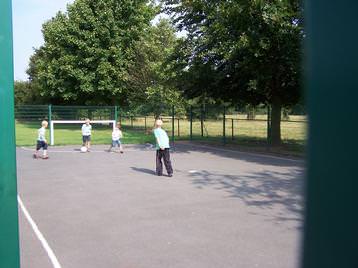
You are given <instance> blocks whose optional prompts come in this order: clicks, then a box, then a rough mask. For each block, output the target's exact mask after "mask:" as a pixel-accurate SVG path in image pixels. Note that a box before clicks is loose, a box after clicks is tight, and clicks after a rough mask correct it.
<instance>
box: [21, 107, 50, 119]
mask: <svg viewBox="0 0 358 268" xmlns="http://www.w3.org/2000/svg"><path fill="white" fill-rule="evenodd" d="M48 114H49V110H48V105H21V106H15V119H16V120H17V121H21V122H35V121H42V120H44V119H48Z"/></svg>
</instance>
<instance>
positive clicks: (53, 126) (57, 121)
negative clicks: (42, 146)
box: [50, 120, 116, 145]
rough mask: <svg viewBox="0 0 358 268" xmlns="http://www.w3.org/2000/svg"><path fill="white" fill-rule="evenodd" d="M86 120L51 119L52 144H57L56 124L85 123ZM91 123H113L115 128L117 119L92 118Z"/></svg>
mask: <svg viewBox="0 0 358 268" xmlns="http://www.w3.org/2000/svg"><path fill="white" fill-rule="evenodd" d="M85 122H86V121H85V120H51V122H50V144H51V145H55V124H84V123H85ZM91 124H102V125H111V124H112V128H113V129H114V128H115V126H116V120H93V121H92V120H91Z"/></svg>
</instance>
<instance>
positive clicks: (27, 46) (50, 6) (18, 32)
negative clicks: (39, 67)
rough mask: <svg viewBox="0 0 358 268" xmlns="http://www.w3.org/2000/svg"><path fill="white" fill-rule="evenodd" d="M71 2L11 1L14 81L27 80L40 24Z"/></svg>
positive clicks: (67, 0)
mask: <svg viewBox="0 0 358 268" xmlns="http://www.w3.org/2000/svg"><path fill="white" fill-rule="evenodd" d="M0 1H1V0H0ZM93 1H95V0H93ZM73 2H74V0H12V14H13V16H12V17H13V37H14V79H15V80H27V79H28V75H27V74H26V69H27V68H28V65H29V60H30V56H31V55H32V54H33V53H34V48H39V47H40V46H41V45H42V44H43V42H44V41H43V37H42V32H41V29H42V24H43V23H44V22H45V21H47V20H49V19H51V18H52V17H54V16H55V15H56V13H57V12H58V11H66V6H67V4H70V3H73ZM167 17H168V16H166V15H164V14H160V15H158V16H157V17H156V18H155V19H154V21H153V23H156V22H157V21H158V19H159V18H167ZM178 35H179V36H183V35H184V34H183V33H179V34H178Z"/></svg>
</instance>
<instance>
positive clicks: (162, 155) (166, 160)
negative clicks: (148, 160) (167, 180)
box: [156, 148, 173, 175]
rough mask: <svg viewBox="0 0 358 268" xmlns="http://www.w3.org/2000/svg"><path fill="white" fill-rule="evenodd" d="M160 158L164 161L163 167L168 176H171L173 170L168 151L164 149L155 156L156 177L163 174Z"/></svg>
mask: <svg viewBox="0 0 358 268" xmlns="http://www.w3.org/2000/svg"><path fill="white" fill-rule="evenodd" d="M162 158H163V159H164V165H165V168H166V170H167V172H168V175H171V174H173V168H172V163H171V161H170V153H169V149H168V148H166V149H164V150H157V155H156V173H157V175H162V174H163V164H162Z"/></svg>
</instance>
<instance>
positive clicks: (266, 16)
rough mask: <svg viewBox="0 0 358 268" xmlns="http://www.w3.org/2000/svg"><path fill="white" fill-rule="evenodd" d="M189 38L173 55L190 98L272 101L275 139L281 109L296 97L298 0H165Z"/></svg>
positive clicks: (277, 139) (254, 102)
mask: <svg viewBox="0 0 358 268" xmlns="http://www.w3.org/2000/svg"><path fill="white" fill-rule="evenodd" d="M163 3H164V7H165V10H166V11H167V12H168V13H170V14H171V15H172V16H173V18H174V21H175V22H176V24H177V26H178V28H179V29H180V30H186V31H187V33H188V34H187V38H186V39H185V40H184V41H183V42H182V43H181V44H180V46H179V47H178V49H177V52H176V54H175V55H174V59H176V62H177V64H176V66H175V67H176V71H177V72H178V73H179V75H178V80H177V81H178V82H177V84H178V86H179V87H180V88H181V89H182V90H183V91H184V92H185V93H186V95H187V96H189V97H195V96H200V95H201V96H202V95H205V96H212V97H214V98H216V99H219V100H224V101H230V102H232V103H239V102H242V101H244V102H246V103H249V104H252V105H258V104H262V103H263V104H270V105H272V111H273V113H272V131H273V132H272V133H273V139H274V140H273V142H274V143H280V133H279V131H280V115H281V109H282V107H285V106H291V105H293V104H295V103H297V101H298V100H299V97H300V94H301V93H300V82H299V81H300V73H301V71H300V58H301V48H300V45H301V40H302V38H303V29H302V24H303V21H302V10H301V9H300V6H299V1H297V0H291V1H279V0H273V1H268V0H238V1H228V0H222V1H214V0H211V1H210V0H206V1H195V0H194V1H180V0H167V1H163Z"/></svg>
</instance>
